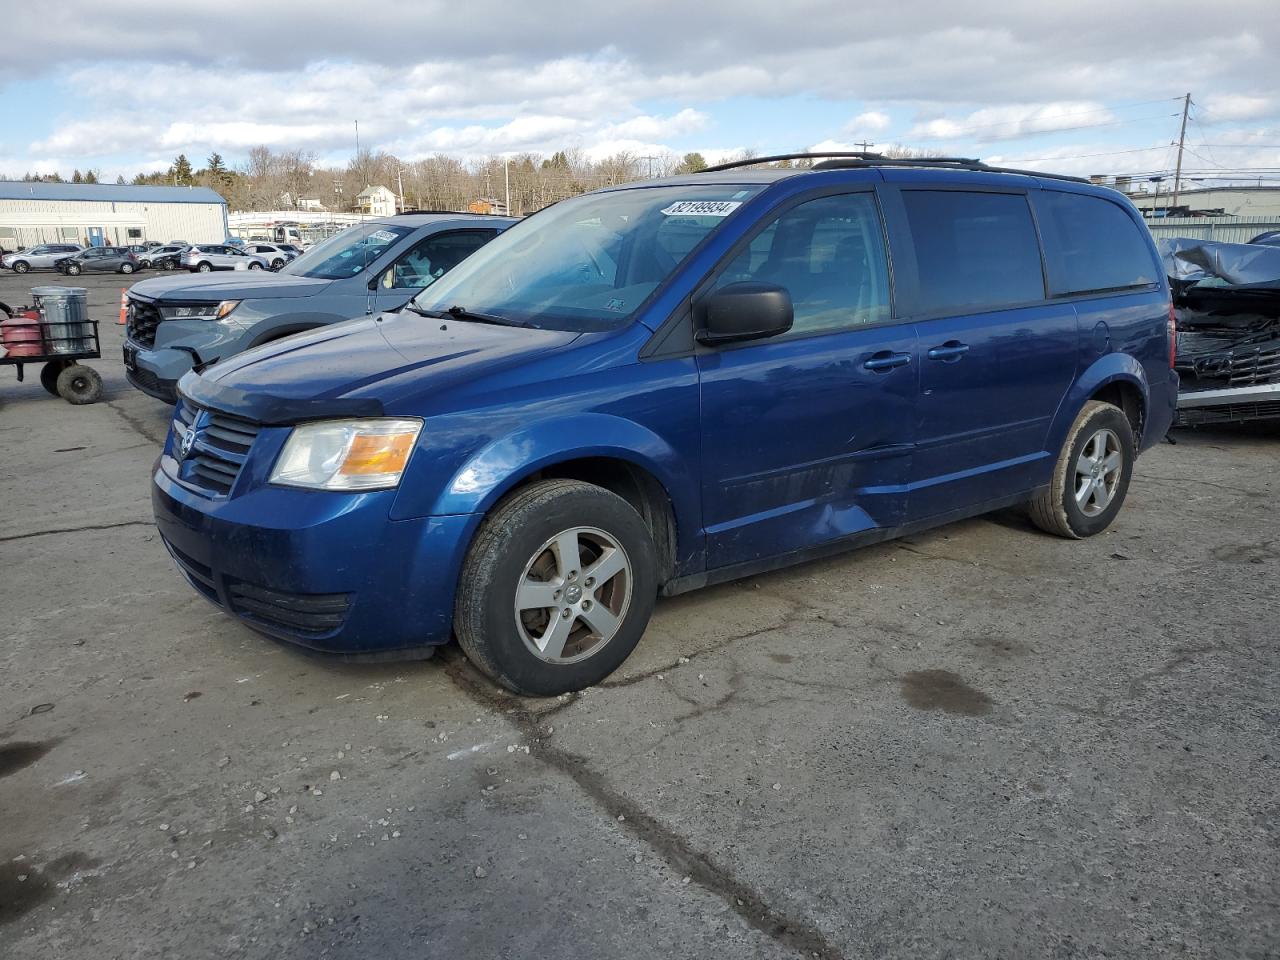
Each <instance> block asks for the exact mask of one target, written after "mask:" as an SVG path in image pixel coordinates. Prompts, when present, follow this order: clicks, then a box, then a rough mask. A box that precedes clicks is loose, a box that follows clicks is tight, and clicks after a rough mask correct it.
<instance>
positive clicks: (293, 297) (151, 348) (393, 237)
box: [124, 214, 515, 403]
mask: <svg viewBox="0 0 1280 960" xmlns="http://www.w3.org/2000/svg"><path fill="white" fill-rule="evenodd" d="M514 222H515V221H514V220H511V219H508V218H505V217H483V216H475V215H468V214H446V215H425V216H397V217H394V218H393V219H390V220H387V221H368V222H365V223H363V224H361V225H359V226H358V227H353V228H351V229H350V230H345V231H343V232H342V233H341V234H338V235H337V236H335V237H333V238H331V239H329V240H328V241H326V242H325V243H323V244H320V245H317V246H315V247H313V248H311V250H309V251H307V253H306V254H305V255H304V256H302V257H299V258H298V259H296V260H294V261H292V262H291V263H288V264H286V265H285V266H284V267H283V268H282V269H281V270H280V271H279V272H278V273H276V274H273V275H271V276H263V275H261V274H259V275H257V276H255V277H253V278H249V277H245V276H244V275H243V274H237V275H234V276H230V277H228V276H221V277H213V276H210V277H187V278H178V277H168V278H164V279H160V278H157V279H154V280H145V281H143V282H142V283H138V284H134V286H133V287H132V288H131V289H130V290H129V303H128V326H127V328H126V339H125V346H124V360H125V373H126V375H127V377H128V379H129V382H130V383H132V384H133V385H134V386H135V387H137V388H138V389H139V390H141V391H143V392H144V393H147V394H150V395H151V396H153V397H157V398H159V399H161V400H165V401H167V402H169V403H173V401H174V398H175V393H174V388H175V387H176V385H177V382H178V379H179V378H180V377H181V376H182V375H183V374H184V373H186V372H187V371H189V370H191V369H193V368H194V369H204V368H206V367H208V366H209V365H210V364H213V363H217V362H218V361H220V360H224V359H226V358H227V357H231V356H234V355H235V354H237V353H239V352H241V351H242V350H247V349H248V348H249V347H253V346H257V345H259V344H262V343H267V342H269V341H272V340H278V339H280V338H281V337H287V336H289V335H291V334H295V333H298V332H300V331H304V330H312V329H314V328H316V327H320V326H325V325H327V324H331V323H336V322H338V321H340V320H347V319H350V318H351V317H357V316H360V315H362V314H365V313H377V312H381V311H383V310H395V309H398V308H399V307H402V306H404V304H405V303H406V302H408V300H409V298H410V297H412V296H413V295H414V294H416V293H417V292H418V291H419V290H421V289H422V288H423V287H425V286H427V285H428V284H429V283H433V282H434V281H435V280H436V279H437V278H438V277H440V276H441V275H442V274H443V273H444V272H445V271H446V270H449V269H450V268H452V267H454V266H456V265H457V264H458V263H459V262H460V261H461V260H462V259H463V258H464V257H466V256H467V255H468V254H470V253H472V252H473V251H475V250H476V249H478V248H479V247H480V246H482V245H483V244H484V243H486V242H488V241H489V240H491V239H492V238H493V237H494V236H496V235H497V234H498V232H499V231H501V230H504V229H506V227H507V226H508V225H510V224H511V223H514ZM210 320H214V321H217V322H214V323H210V322H207V321H210Z"/></svg>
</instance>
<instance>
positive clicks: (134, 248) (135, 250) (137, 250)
mask: <svg viewBox="0 0 1280 960" xmlns="http://www.w3.org/2000/svg"><path fill="white" fill-rule="evenodd" d="M124 249H125V250H128V251H129V252H130V253H132V254H133V255H134V256H135V257H140V256H142V254H144V253H146V252H147V251H148V250H150V249H151V248H150V247H148V246H147V245H146V244H145V243H130V244H126V245H125V247H124Z"/></svg>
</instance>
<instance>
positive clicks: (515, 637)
mask: <svg viewBox="0 0 1280 960" xmlns="http://www.w3.org/2000/svg"><path fill="white" fill-rule="evenodd" d="M657 589H658V584H657V557H656V551H655V550H654V546H653V540H652V538H651V537H650V535H649V530H648V528H647V527H646V526H645V523H644V520H642V519H641V517H640V515H639V514H638V513H636V511H635V509H634V508H632V506H631V505H630V504H629V503H627V502H626V501H625V500H623V499H622V498H621V497H619V496H617V495H616V494H614V493H611V492H610V491H608V490H605V489H603V488H601V487H597V486H594V485H592V484H589V483H583V482H581V481H578V480H543V481H539V482H537V483H533V484H530V485H529V486H527V487H524V488H522V489H520V490H518V491H517V492H515V493H514V494H512V495H511V496H510V497H508V498H507V499H506V500H505V501H503V502H502V503H501V504H499V505H498V507H497V508H496V509H495V510H494V511H493V512H492V513H491V514H490V515H489V516H488V517H487V518H486V519H485V521H484V523H483V524H482V525H481V527H480V530H479V532H478V533H477V534H476V538H475V541H474V542H473V543H472V545H471V549H470V550H469V551H468V552H467V558H466V561H465V562H464V563H463V567H462V572H461V575H460V578H459V582H458V594H457V600H456V603H455V608H454V631H455V632H456V633H457V636H458V643H459V644H460V645H461V647H462V649H463V651H464V652H465V653H466V654H467V656H468V657H469V658H470V659H471V661H472V662H473V663H474V664H475V665H476V666H477V667H479V668H480V669H481V670H483V671H484V672H485V673H487V674H488V675H489V676H490V677H492V678H493V679H494V680H496V681H498V682H499V683H501V684H502V685H503V686H505V687H507V688H509V689H511V690H513V691H515V692H516V693H521V694H528V695H533V696H554V695H556V694H560V693H566V692H569V691H571V690H581V689H583V688H584V687H589V686H591V685H592V684H595V683H599V682H600V681H601V680H603V679H604V678H605V677H607V676H608V675H609V674H611V673H613V671H614V670H616V669H617V668H618V666H619V665H620V664H621V663H622V661H624V660H625V659H626V658H627V657H628V656H629V655H630V653H631V651H632V650H634V649H635V646H636V644H637V643H639V641H640V637H641V635H642V634H643V633H644V630H645V627H646V626H647V625H648V623H649V617H650V615H651V614H652V613H653V605H654V601H655V600H656V597H657Z"/></svg>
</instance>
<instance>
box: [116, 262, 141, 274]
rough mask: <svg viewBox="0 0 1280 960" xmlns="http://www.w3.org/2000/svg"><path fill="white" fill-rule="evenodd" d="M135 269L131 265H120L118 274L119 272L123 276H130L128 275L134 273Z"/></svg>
mask: <svg viewBox="0 0 1280 960" xmlns="http://www.w3.org/2000/svg"><path fill="white" fill-rule="evenodd" d="M135 269H137V268H136V267H134V265H133V264H132V263H122V264H120V272H121V273H123V274H130V273H133V271H134V270H135Z"/></svg>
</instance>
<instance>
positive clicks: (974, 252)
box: [902, 190, 1044, 313]
mask: <svg viewBox="0 0 1280 960" xmlns="http://www.w3.org/2000/svg"><path fill="white" fill-rule="evenodd" d="M902 199H903V202H904V203H905V204H906V207H907V219H908V221H909V223H910V224H911V238H912V242H913V243H914V245H915V252H916V264H917V266H918V268H919V272H920V291H919V294H918V303H917V308H918V309H919V311H920V312H922V313H958V312H963V311H970V312H971V311H973V310H975V309H978V308H983V307H985V308H997V307H1002V306H1008V305H1010V304H1016V303H1027V302H1028V301H1032V300H1043V299H1044V275H1043V272H1042V270H1041V265H1040V242H1039V240H1038V239H1037V237H1036V229H1035V224H1034V223H1033V222H1032V220H1031V208H1030V207H1029V206H1028V205H1027V198H1026V197H1025V196H1023V195H1022V194H1012V193H966V192H964V191H960V190H904V191H903V192H902Z"/></svg>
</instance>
